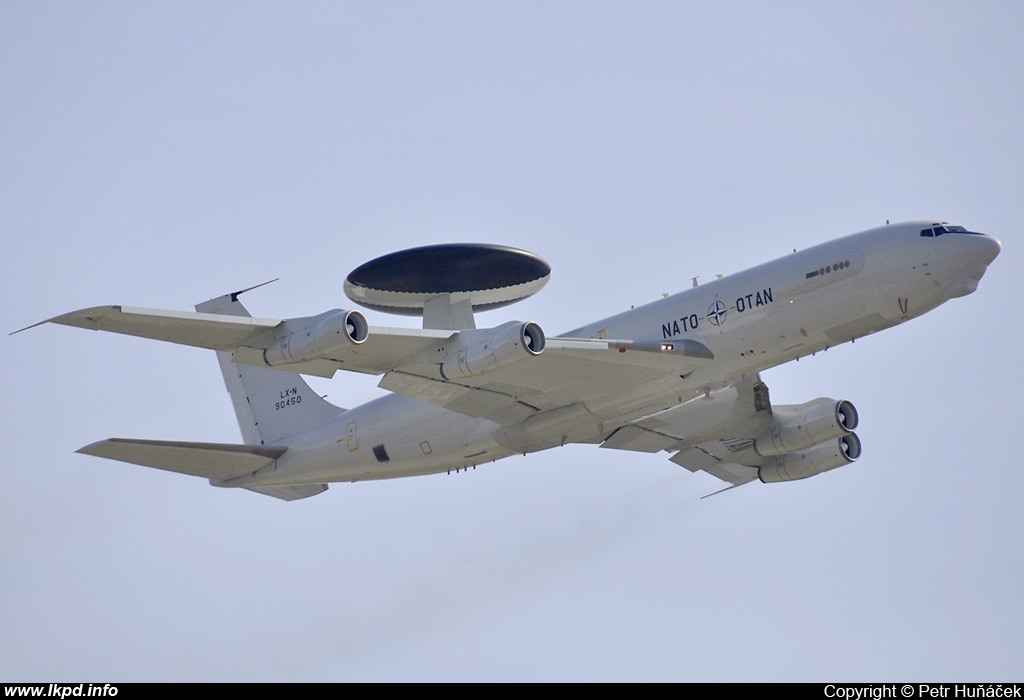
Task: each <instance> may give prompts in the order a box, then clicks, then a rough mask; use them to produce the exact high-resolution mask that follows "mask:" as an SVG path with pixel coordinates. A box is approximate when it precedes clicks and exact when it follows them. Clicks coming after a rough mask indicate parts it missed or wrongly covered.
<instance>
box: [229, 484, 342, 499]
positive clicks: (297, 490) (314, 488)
mask: <svg viewBox="0 0 1024 700" xmlns="http://www.w3.org/2000/svg"><path fill="white" fill-rule="evenodd" d="M246 490H247V491H253V492H255V493H261V494H263V495H264V496H271V497H273V498H280V499H281V500H282V501H297V500H299V499H301V498H309V497H310V496H317V495H319V494H321V493H323V492H324V491H326V490H327V484H305V485H302V486H249V487H248V488H247V489H246Z"/></svg>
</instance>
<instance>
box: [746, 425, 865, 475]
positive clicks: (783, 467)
mask: <svg viewBox="0 0 1024 700" xmlns="http://www.w3.org/2000/svg"><path fill="white" fill-rule="evenodd" d="M858 457H860V438H858V437H857V433H849V434H847V435H843V436H842V437H841V438H838V439H836V440H833V441H831V442H827V443H825V444H823V445H818V446H816V447H812V448H811V449H809V450H804V451H803V452H793V453H790V454H785V455H782V456H781V457H776V458H775V460H774V461H772V462H771V463H769V464H766V465H764V466H763V467H761V468H760V469H759V470H758V472H757V477H758V478H759V479H760V480H761V481H762V482H764V483H766V484H771V483H778V482H780V481H796V480H797V479H806V478H807V477H809V476H814V475H815V474H822V473H824V472H827V471H829V470H830V469H835V468H836V467H841V466H843V465H844V464H849V463H850V462H855V461H857V458H858Z"/></svg>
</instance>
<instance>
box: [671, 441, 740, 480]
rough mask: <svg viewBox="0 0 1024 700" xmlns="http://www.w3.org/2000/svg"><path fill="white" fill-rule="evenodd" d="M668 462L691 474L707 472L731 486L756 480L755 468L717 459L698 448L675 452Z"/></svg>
mask: <svg viewBox="0 0 1024 700" xmlns="http://www.w3.org/2000/svg"><path fill="white" fill-rule="evenodd" d="M670 461H672V462H675V463H676V464H678V465H679V466H681V467H684V468H686V469H689V470H690V471H691V472H697V471H704V472H707V473H708V474H710V475H711V476H713V477H716V478H718V479H721V480H722V481H728V482H729V483H730V484H732V485H733V486H741V485H743V484H746V483H748V482H751V481H754V480H755V479H757V467H753V466H749V465H745V464H738V463H736V462H729V461H727V460H725V459H719V458H718V457H716V456H715V455H713V454H711V453H710V452H706V451H704V450H701V449H700V448H698V447H692V448H690V449H688V450H683V451H682V452H677V453H676V454H675V455H674V456H673V457H672V458H671V459H670Z"/></svg>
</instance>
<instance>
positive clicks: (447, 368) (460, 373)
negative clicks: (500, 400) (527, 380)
mask: <svg viewBox="0 0 1024 700" xmlns="http://www.w3.org/2000/svg"><path fill="white" fill-rule="evenodd" d="M546 342H547V341H546V339H545V336H544V331H543V330H541V327H540V326H538V325H537V324H536V323H533V322H532V321H530V322H527V323H516V322H513V323H511V324H508V325H506V326H498V327H497V328H495V329H494V335H493V336H491V337H490V338H488V339H487V340H485V341H483V342H482V343H477V344H476V345H471V346H470V347H468V348H465V349H463V350H459V351H458V352H456V353H455V354H453V355H451V356H450V357H448V358H446V359H445V361H444V362H443V363H442V364H441V374H442V376H444V378H445V379H456V378H459V377H475V376H478V375H481V374H484V373H486V372H491V371H493V370H496V369H498V368H499V367H505V366H506V365H509V364H511V363H513V362H518V361H519V360H522V359H524V358H527V357H535V356H537V355H540V354H541V353H542V352H544V345H545V343H546Z"/></svg>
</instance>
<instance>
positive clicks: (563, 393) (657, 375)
mask: <svg viewBox="0 0 1024 700" xmlns="http://www.w3.org/2000/svg"><path fill="white" fill-rule="evenodd" d="M351 314H355V315H356V320H355V321H354V322H353V323H354V324H355V326H359V328H358V329H356V328H354V326H352V325H350V326H348V327H347V330H346V326H345V324H346V323H349V319H350V318H351V315H350V312H346V311H342V310H339V309H335V310H332V311H328V312H325V313H323V314H319V315H317V316H311V317H303V318H293V319H285V320H279V319H267V318H252V317H249V316H239V315H228V314H220V313H203V312H189V311H168V310H162V309H147V308H140V307H130V306H119V305H112V306H97V307H92V308H88V309H82V310H79V311H74V312H71V313H68V314H63V315H61V316H56V317H54V318H52V319H49V320H48V321H44V322H43V323H57V324H62V325H67V326H74V327H77V328H86V329H89V330H103V331H109V332H113V333H120V334H125V335H134V336H138V337H143V338H152V339H155V340H163V341H168V342H172V343H179V344H183V345H190V346H194V347H201V348H208V349H211V350H218V351H228V352H232V353H233V355H232V359H233V361H234V362H237V363H241V364H248V365H253V366H257V367H267V366H268V359H267V358H268V357H271V356H272V357H276V358H279V360H280V361H279V362H275V363H274V364H273V365H272V366H273V368H274V369H278V370H282V371H289V372H296V373H302V374H313V375H316V376H322V377H331V376H333V375H334V374H335V373H336V372H337V371H338V370H339V369H341V370H346V371H353V372H360V373H366V374H376V375H382V376H383V379H382V380H381V382H380V386H381V387H382V388H384V389H387V390H390V391H394V392H396V393H400V394H404V395H407V396H410V397H412V398H415V399H418V400H421V401H425V402H427V403H431V404H434V405H437V406H441V407H443V408H447V409H449V410H452V411H456V412H458V413H462V414H464V415H468V416H472V417H478V418H488V419H490V420H494V421H495V422H497V423H499V424H502V425H513V424H516V423H518V422H519V421H521V420H523V419H524V418H527V417H529V416H530V415H532V414H534V413H538V412H543V411H551V410H554V409H558V408H564V407H568V406H572V405H586V407H587V409H586V410H587V411H588V412H590V413H591V414H592V415H593V416H594V417H593V420H592V421H591V422H592V423H595V424H596V423H598V422H600V421H601V420H602V419H605V418H610V417H613V416H615V417H618V416H621V415H623V413H624V412H629V411H632V412H634V413H637V414H641V413H644V412H646V413H650V412H652V411H653V410H656V409H660V408H664V407H665V405H671V403H669V404H665V405H661V403H663V402H664V401H663V400H664V396H665V395H667V394H671V392H672V391H674V390H675V387H674V386H673V381H675V380H677V378H681V377H685V376H687V375H688V374H690V373H691V372H693V371H694V370H695V369H697V368H699V367H702V366H704V364H705V363H706V362H707V361H708V360H710V359H712V357H713V355H712V353H711V351H710V350H708V348H707V347H706V346H704V345H703V344H701V343H699V342H697V341H695V340H675V341H673V342H672V343H671V344H669V345H662V343H661V342H648V343H644V342H638V341H634V340H605V339H600V340H598V339H590V338H549V339H547V340H546V347H545V348H544V351H543V352H541V353H538V354H535V355H532V354H530V353H528V352H521V353H520V355H517V356H516V357H515V358H512V359H514V360H515V361H512V359H509V358H505V359H503V360H502V361H500V362H496V363H494V364H493V366H487V367H486V368H485V369H483V370H480V371H476V370H470V371H468V372H466V373H465V374H460V373H459V372H454V373H451V372H449V373H447V374H446V372H445V370H444V367H445V366H446V365H445V364H444V360H445V358H455V357H456V356H458V355H459V353H460V352H473V351H474V349H476V348H480V347H488V344H494V343H496V342H497V341H499V340H500V339H501V338H505V339H508V338H512V337H513V336H515V337H516V338H518V336H517V335H516V333H518V332H519V329H520V328H521V327H523V326H527V325H530V324H518V323H509V324H506V325H505V326H501V327H499V328H498V329H484V330H477V329H469V330H463V331H457V330H438V329H412V328H390V327H382V326H367V325H365V320H364V319H362V316H361V315H358V312H351ZM332 324H334V325H333V326H332ZM339 324H340V325H339ZM360 324H362V325H360ZM36 325H40V324H36ZM29 327H30V328H31V327H33V326H29ZM23 330H24V329H23ZM349 335H354V336H356V339H355V340H353V339H352V338H351V337H349ZM300 347H301V348H303V350H301V351H300V350H298V349H297V348H300ZM520 349H521V348H520ZM300 352H301V353H305V354H300ZM452 366H454V367H456V368H457V367H458V363H457V362H455V360H452ZM678 381H681V379H679V380H678ZM605 397H614V400H612V399H610V398H609V399H607V400H606V398H605ZM654 397H659V398H658V400H657V401H655V400H654ZM674 402H677V401H673V403H674ZM612 404H614V406H613V405H612Z"/></svg>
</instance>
